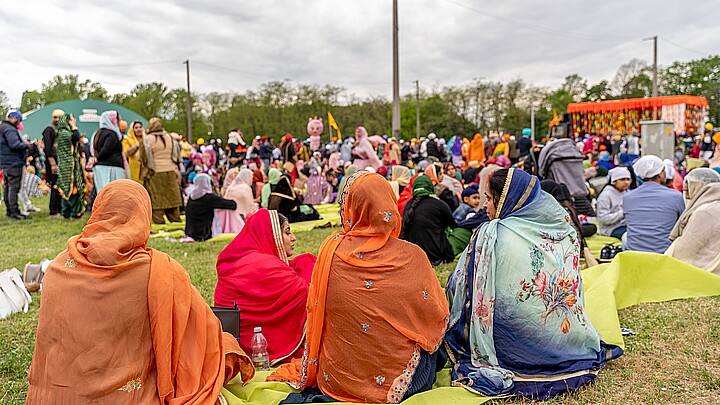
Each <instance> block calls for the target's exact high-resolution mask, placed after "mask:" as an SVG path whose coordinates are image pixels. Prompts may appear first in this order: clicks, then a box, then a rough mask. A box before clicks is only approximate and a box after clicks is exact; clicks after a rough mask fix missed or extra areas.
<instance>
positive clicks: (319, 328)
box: [268, 171, 448, 402]
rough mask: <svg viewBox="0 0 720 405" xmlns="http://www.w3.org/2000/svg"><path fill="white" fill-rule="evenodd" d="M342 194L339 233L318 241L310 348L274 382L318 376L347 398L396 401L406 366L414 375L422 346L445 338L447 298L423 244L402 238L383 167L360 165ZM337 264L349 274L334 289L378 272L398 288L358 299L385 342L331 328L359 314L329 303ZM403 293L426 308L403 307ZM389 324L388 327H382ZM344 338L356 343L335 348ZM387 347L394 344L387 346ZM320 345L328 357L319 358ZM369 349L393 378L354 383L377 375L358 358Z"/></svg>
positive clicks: (309, 383) (314, 381)
mask: <svg viewBox="0 0 720 405" xmlns="http://www.w3.org/2000/svg"><path fill="white" fill-rule="evenodd" d="M341 193H342V194H341V197H340V204H341V205H340V206H341V208H340V215H341V219H342V224H343V230H342V231H336V232H334V233H333V234H332V235H330V236H329V237H328V238H327V239H326V240H325V242H324V243H323V245H322V246H321V247H320V251H319V254H318V260H317V262H316V264H315V269H314V271H313V275H312V281H311V282H310V291H309V294H308V302H307V308H308V320H307V341H306V347H305V353H304V354H303V358H302V359H296V360H293V362H292V363H290V364H286V365H284V366H282V367H280V368H279V369H278V370H277V371H276V372H275V373H273V374H272V375H271V376H270V377H268V381H280V382H285V383H288V384H290V385H291V386H293V387H294V388H297V389H300V388H303V387H313V386H316V385H318V383H320V388H321V390H322V391H323V392H324V393H325V394H327V395H330V396H331V397H333V398H335V399H338V400H341V401H351V402H361V401H360V399H361V398H365V399H366V400H369V401H370V402H388V401H389V402H398V401H399V398H401V397H402V394H403V393H404V390H406V389H407V386H406V385H407V383H408V382H409V381H408V379H407V378H404V377H403V376H404V373H403V370H405V371H406V372H407V373H410V375H412V373H413V372H414V369H411V368H406V364H407V363H408V360H410V359H411V358H414V357H415V356H418V355H419V350H420V349H423V350H425V351H427V352H434V351H435V350H437V348H438V346H439V344H440V342H441V341H442V337H443V335H444V331H445V325H446V322H447V315H448V308H447V300H446V298H445V294H444V291H443V289H442V288H441V287H440V283H439V282H438V280H437V277H436V276H435V273H434V271H433V269H432V267H431V266H430V263H429V262H428V260H427V256H425V255H424V254H423V253H422V250H420V249H419V248H418V247H417V246H415V245H412V244H410V243H407V242H405V241H402V240H400V239H397V238H398V235H399V234H400V230H401V226H402V219H401V218H400V215H399V212H398V209H397V203H396V199H395V193H394V192H393V190H392V187H390V185H389V183H388V182H387V181H386V180H385V179H384V178H383V177H382V176H380V175H378V174H371V173H369V172H366V171H359V172H357V173H355V174H353V175H352V176H351V177H350V178H349V179H348V181H347V183H346V185H345V188H344V189H343V190H342V191H341ZM338 259H339V260H338ZM331 265H332V267H333V269H332V271H333V274H335V273H337V274H343V275H345V276H344V277H342V278H339V279H334V280H336V281H335V283H338V284H334V285H333V287H332V288H333V289H334V290H336V289H337V290H346V289H349V290H353V291H354V292H355V293H358V292H357V291H358V289H357V288H355V287H354V286H355V285H356V284H362V283H363V282H364V281H363V280H372V279H374V278H378V277H380V278H382V279H383V283H382V284H383V285H382V287H381V289H382V290H386V291H387V292H390V291H392V294H381V296H382V297H384V298H383V299H379V300H374V301H372V302H368V303H367V304H366V305H360V307H361V308H364V309H360V311H364V312H362V314H360V315H361V316H362V317H365V316H373V317H376V318H375V319H376V321H377V322H379V323H380V324H377V325H376V326H375V327H376V328H382V327H386V328H388V329H387V330H386V331H385V332H384V334H383V339H384V340H385V342H386V347H385V348H374V349H373V348H370V347H365V346H364V345H367V343H366V342H365V341H364V340H363V339H364V338H365V336H368V335H365V334H363V333H360V334H343V335H342V336H338V335H337V332H333V331H335V330H346V329H347V330H349V329H350V328H353V327H358V326H357V324H356V323H354V317H355V316H357V315H358V314H353V313H348V312H343V311H340V312H338V311H337V310H334V309H333V308H331V307H327V306H326V301H327V299H328V296H331V297H332V296H333V295H335V299H338V297H337V295H338V293H337V292H333V291H330V292H329V285H328V281H329V279H330V278H331ZM333 277H334V276H333ZM348 279H350V280H348ZM369 288H371V287H370V286H369V285H366V287H365V288H364V289H361V290H360V292H359V293H358V294H364V292H363V291H366V289H369ZM424 293H426V294H424ZM342 294H344V293H342ZM362 297H365V298H364V299H371V298H370V296H362ZM362 297H361V298H360V299H363V298H362ZM348 299H352V298H348ZM398 299H399V300H401V301H402V302H404V305H405V308H418V309H420V308H422V310H418V311H413V310H408V311H405V310H403V311H397V310H396V305H395V303H396V300H398ZM354 302H356V301H354ZM369 314H372V315H369ZM326 317H332V319H334V322H335V323H334V324H333V325H332V327H330V326H329V325H326V324H325V323H326ZM378 318H379V319H378ZM381 324H382V325H381ZM385 324H386V325H389V326H383V325H385ZM374 330H375V329H373V331H374ZM370 333H372V332H370ZM321 342H324V343H323V344H324V345H325V348H324V349H323V348H321ZM343 345H350V346H353V347H356V348H357V350H342V349H337V347H338V346H343ZM387 348H391V349H388V350H385V349H387ZM333 349H335V350H334V351H333ZM321 351H322V352H323V353H325V356H326V357H324V358H320V356H321V354H320V353H321ZM368 352H371V353H368ZM411 355H412V356H411ZM366 356H372V357H373V359H374V365H375V366H377V367H380V368H382V369H383V373H384V375H387V376H388V379H383V380H382V381H378V382H377V383H373V384H368V385H367V386H361V385H362V384H354V385H353V384H352V381H353V379H357V378H360V376H362V378H368V377H369V378H371V379H372V378H373V377H372V373H373V372H376V371H377V367H375V366H373V367H374V368H373V369H372V370H368V369H366V368H367V367H365V366H362V365H360V363H361V361H360V359H363V358H365V357H366ZM318 360H319V361H318ZM321 367H322V371H323V372H325V373H327V374H331V375H332V376H333V380H335V381H336V382H335V383H334V384H335V385H334V386H330V385H328V384H330V383H328V379H327V377H324V378H323V380H322V381H320V382H319V381H318V373H319V370H320V368H321ZM408 367H410V366H408ZM395 376H397V378H395ZM403 384H405V385H403ZM337 386H339V387H340V388H339V389H338V388H337ZM333 387H335V388H333Z"/></svg>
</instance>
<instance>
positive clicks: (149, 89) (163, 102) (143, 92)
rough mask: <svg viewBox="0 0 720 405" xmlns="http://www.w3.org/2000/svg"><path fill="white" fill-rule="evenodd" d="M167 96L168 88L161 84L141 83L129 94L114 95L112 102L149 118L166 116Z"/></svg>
mask: <svg viewBox="0 0 720 405" xmlns="http://www.w3.org/2000/svg"><path fill="white" fill-rule="evenodd" d="M168 95H169V94H168V88H167V86H165V85H164V84H162V83H158V82H153V83H142V84H138V85H136V86H135V87H133V89H132V90H130V93H129V94H123V93H120V94H116V95H114V96H113V97H112V102H113V103H116V104H119V105H121V106H123V107H126V108H128V109H130V110H133V111H135V112H137V113H138V114H140V115H142V116H143V117H147V118H150V117H155V116H165V115H166V114H167V112H168V111H167V110H168V101H169V99H168Z"/></svg>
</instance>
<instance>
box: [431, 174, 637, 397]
mask: <svg viewBox="0 0 720 405" xmlns="http://www.w3.org/2000/svg"><path fill="white" fill-rule="evenodd" d="M485 194H486V197H487V202H486V203H485V208H486V209H487V212H488V215H489V216H490V218H491V221H490V222H486V223H485V224H483V225H482V226H480V227H479V228H478V229H477V230H476V231H475V233H474V235H473V237H472V239H471V240H470V245H469V246H468V247H467V248H466V249H465V252H463V254H462V255H461V257H460V261H459V263H458V265H457V268H456V270H455V272H454V273H453V274H452V275H451V276H450V278H449V279H448V284H447V287H446V293H447V297H448V301H449V302H450V307H451V310H450V324H449V326H448V331H447V333H446V334H445V348H446V350H447V351H448V354H449V356H450V360H451V361H452V363H453V369H452V379H453V381H454V384H455V385H460V386H464V387H465V388H467V389H469V390H470V391H473V392H477V393H480V394H483V395H501V394H515V395H522V396H525V397H529V398H533V399H541V400H544V399H549V398H552V397H554V396H556V395H558V394H560V393H562V392H564V391H566V390H570V391H574V390H576V389H578V388H579V387H581V386H582V385H584V384H586V383H589V382H591V381H593V380H594V379H595V377H596V376H597V374H598V370H599V369H600V367H602V366H603V365H605V363H606V362H607V361H608V360H610V359H612V358H615V357H618V356H619V355H621V354H622V353H623V352H622V349H620V348H619V347H616V346H612V345H607V344H605V343H604V342H602V341H601V340H600V336H599V335H598V333H597V332H596V331H595V329H594V328H593V326H592V325H591V324H590V322H589V320H588V318H587V316H586V314H585V312H584V293H583V286H582V279H581V276H580V264H579V261H580V250H579V244H578V240H577V234H576V232H575V230H574V229H573V228H572V226H571V225H570V218H569V217H568V215H567V213H566V212H565V210H564V209H563V208H562V207H561V206H560V205H559V204H558V203H557V202H556V201H555V199H554V198H553V197H552V196H550V195H548V194H547V193H545V192H543V191H542V190H541V189H540V182H539V181H538V179H537V178H536V177H535V176H531V175H529V174H527V173H525V172H524V171H522V170H516V169H501V170H498V171H497V172H495V173H494V174H493V175H492V176H491V177H490V180H489V181H488V184H487V186H486V188H485Z"/></svg>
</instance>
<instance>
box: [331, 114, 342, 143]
mask: <svg viewBox="0 0 720 405" xmlns="http://www.w3.org/2000/svg"><path fill="white" fill-rule="evenodd" d="M328 123H329V124H330V126H331V127H333V128H335V130H336V131H337V133H338V139H342V132H340V128H338V124H337V122H335V117H333V115H332V113H330V111H328Z"/></svg>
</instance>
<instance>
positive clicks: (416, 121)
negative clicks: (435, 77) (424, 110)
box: [415, 80, 420, 139]
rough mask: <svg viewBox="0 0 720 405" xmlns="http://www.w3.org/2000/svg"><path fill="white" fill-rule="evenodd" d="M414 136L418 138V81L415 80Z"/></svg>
mask: <svg viewBox="0 0 720 405" xmlns="http://www.w3.org/2000/svg"><path fill="white" fill-rule="evenodd" d="M415 132H416V134H415V137H416V138H418V139H419V138H420V81H419V80H415Z"/></svg>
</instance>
